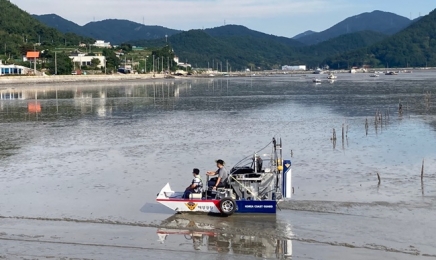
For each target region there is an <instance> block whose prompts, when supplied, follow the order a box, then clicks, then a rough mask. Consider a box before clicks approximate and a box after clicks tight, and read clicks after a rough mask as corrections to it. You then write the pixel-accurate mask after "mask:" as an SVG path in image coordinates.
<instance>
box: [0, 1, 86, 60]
mask: <svg viewBox="0 0 436 260" xmlns="http://www.w3.org/2000/svg"><path fill="white" fill-rule="evenodd" d="M0 10H1V12H0V55H2V56H6V57H7V58H9V57H11V58H17V57H21V55H22V54H24V53H26V51H27V50H29V49H30V50H31V49H33V48H41V47H53V46H59V45H63V46H65V45H66V46H73V45H74V46H77V45H78V44H79V43H80V42H91V41H92V39H89V38H86V37H81V36H77V35H74V34H62V33H60V32H59V31H57V30H56V29H53V28H49V27H47V26H46V25H44V24H43V23H41V22H39V21H38V20H36V19H34V18H33V17H32V16H31V15H30V14H28V13H26V12H25V11H23V10H21V9H19V8H18V7H17V6H16V5H14V4H13V3H11V2H9V1H7V0H0ZM37 43H40V45H41V47H39V46H34V45H35V44H37ZM37 45H39V44H37ZM6 57H3V58H6Z"/></svg>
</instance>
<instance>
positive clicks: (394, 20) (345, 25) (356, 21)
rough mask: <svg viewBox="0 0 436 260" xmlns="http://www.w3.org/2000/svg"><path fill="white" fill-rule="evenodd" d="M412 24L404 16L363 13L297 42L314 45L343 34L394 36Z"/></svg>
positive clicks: (384, 13)
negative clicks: (374, 33) (372, 32)
mask: <svg viewBox="0 0 436 260" xmlns="http://www.w3.org/2000/svg"><path fill="white" fill-rule="evenodd" d="M412 23H413V21H411V20H410V19H408V18H406V17H403V16H399V15H396V14H393V13H389V12H382V11H373V12H371V13H362V14H359V15H355V16H352V17H349V18H347V19H345V20H343V21H341V22H339V23H337V24H335V25H334V26H332V27H330V28H329V29H327V30H325V31H322V32H319V33H311V34H309V35H306V36H302V37H299V38H298V39H297V40H298V41H300V42H302V43H304V44H306V45H313V44H317V43H320V42H323V41H326V40H329V39H332V38H336V37H338V36H340V35H343V34H348V33H353V32H360V31H374V32H379V33H383V34H387V35H392V34H395V33H397V32H399V31H401V30H402V29H404V28H406V27H407V26H409V25H410V24H412Z"/></svg>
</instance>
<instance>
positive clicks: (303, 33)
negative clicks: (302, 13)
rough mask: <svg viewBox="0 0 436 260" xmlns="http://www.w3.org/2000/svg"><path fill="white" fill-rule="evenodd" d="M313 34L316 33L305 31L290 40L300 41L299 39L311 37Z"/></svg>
mask: <svg viewBox="0 0 436 260" xmlns="http://www.w3.org/2000/svg"><path fill="white" fill-rule="evenodd" d="M314 33H317V32H315V31H312V30H308V31H305V32H302V33H299V34H297V35H295V36H294V37H292V39H294V40H298V39H300V38H301V37H304V36H308V35H312V34H314Z"/></svg>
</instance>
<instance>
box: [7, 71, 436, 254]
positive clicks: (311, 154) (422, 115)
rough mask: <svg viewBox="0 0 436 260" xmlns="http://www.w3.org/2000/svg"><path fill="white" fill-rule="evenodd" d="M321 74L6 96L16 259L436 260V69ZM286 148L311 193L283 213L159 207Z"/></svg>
mask: <svg viewBox="0 0 436 260" xmlns="http://www.w3.org/2000/svg"><path fill="white" fill-rule="evenodd" d="M311 77H312V76H311V75H309V76H307V77H303V76H300V75H299V76H295V77H291V76H288V75H284V76H280V77H278V76H274V77H251V78H231V77H229V78H223V79H186V80H185V79H179V80H161V81H153V82H145V83H143V82H128V83H119V85H114V84H110V85H107V86H105V85H104V84H98V85H93V84H78V85H74V84H71V85H68V84H63V85H55V84H52V85H50V86H40V85H34V86H31V85H27V86H22V87H21V86H11V87H6V86H5V87H2V89H0V93H1V97H2V99H0V126H1V129H2V131H0V140H1V143H0V158H1V160H0V198H1V199H0V240H1V245H0V258H1V257H4V258H6V259H29V258H30V259H53V258H55V259H56V258H60V259H69V258H74V259H121V258H126V257H129V258H130V259H144V258H145V259H147V258H154V259H168V258H172V257H178V258H179V259H180V257H181V258H194V259H253V257H258V258H260V259H262V258H266V259H276V258H279V259H280V258H287V257H290V255H292V258H293V259H340V258H342V259H343V258H347V259H420V258H423V259H432V258H436V246H435V243H434V241H435V234H436V224H435V222H434V216H435V214H436V206H435V202H436V173H435V171H434V169H435V168H436V150H435V147H436V131H435V130H436V95H434V94H435V93H434V92H435V91H434V89H435V87H436V82H435V81H434V78H435V77H436V73H434V72H414V73H413V74H400V75H397V76H384V75H382V76H380V77H379V78H370V77H369V75H367V74H356V75H351V74H339V77H338V80H337V81H335V82H328V81H327V79H325V80H324V82H323V83H322V84H319V85H315V84H314V83H312V81H311V80H310V78H311ZM319 77H322V76H319ZM325 77H327V76H325ZM399 104H401V105H402V109H401V111H400V110H399ZM376 114H377V115H378V117H376ZM376 118H377V119H376ZM366 122H368V123H367V124H366ZM342 127H344V139H342ZM333 129H335V131H336V137H337V139H336V141H335V142H333V140H331V139H332V137H333V136H332V133H333ZM273 136H277V137H281V138H282V139H283V142H284V148H285V151H284V152H285V155H286V156H285V157H288V158H290V159H291V160H292V162H293V186H294V191H295V194H294V195H293V199H292V200H291V201H289V202H284V203H281V204H280V207H281V211H280V212H278V213H277V216H237V215H235V216H232V217H229V218H216V217H208V216H189V215H174V214H173V213H172V212H170V211H168V210H166V209H165V208H162V207H161V206H159V205H158V204H156V203H155V196H156V193H157V192H158V191H159V190H160V188H161V187H163V186H164V185H165V184H166V183H167V182H170V183H171V186H172V187H173V188H174V189H183V188H184V187H185V186H186V185H187V184H188V183H189V182H190V181H191V180H190V178H191V171H192V168H194V167H196V168H199V169H200V171H201V173H202V174H203V173H205V172H206V171H207V170H213V169H214V160H215V159H218V158H221V159H224V160H225V161H226V162H227V165H228V167H231V165H232V164H234V163H236V162H238V161H239V160H240V159H241V158H243V157H245V156H247V155H250V154H251V153H253V152H255V151H257V150H258V149H260V148H262V147H263V146H264V145H266V144H267V143H268V142H269V141H270V139H271V138H272V137H273ZM291 155H292V157H291ZM423 161H424V170H423V174H422V178H421V171H422V165H423ZM377 174H379V176H380V182H379V181H378V177H377ZM345 256H346V257H345Z"/></svg>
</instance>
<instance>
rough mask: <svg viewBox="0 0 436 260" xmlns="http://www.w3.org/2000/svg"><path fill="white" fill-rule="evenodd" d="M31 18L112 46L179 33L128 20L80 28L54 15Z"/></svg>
mask: <svg viewBox="0 0 436 260" xmlns="http://www.w3.org/2000/svg"><path fill="white" fill-rule="evenodd" d="M33 17H35V18H36V19H38V20H39V21H41V22H43V23H44V24H46V25H47V26H49V27H53V28H56V29H58V30H59V31H61V32H64V33H68V32H72V33H75V34H78V35H82V36H86V37H92V38H94V39H99V40H104V41H107V42H110V43H112V44H121V43H124V42H128V41H134V40H139V39H146V40H151V39H158V38H163V37H165V35H168V36H170V35H173V34H176V33H179V32H181V31H179V30H174V29H169V28H166V27H162V26H157V25H143V24H139V23H135V22H131V21H128V20H117V19H107V20H103V21H98V22H90V23H87V24H85V25H84V26H80V25H78V24H76V23H73V22H71V21H68V20H66V19H64V18H62V17H60V16H58V15H55V14H45V15H33Z"/></svg>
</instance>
